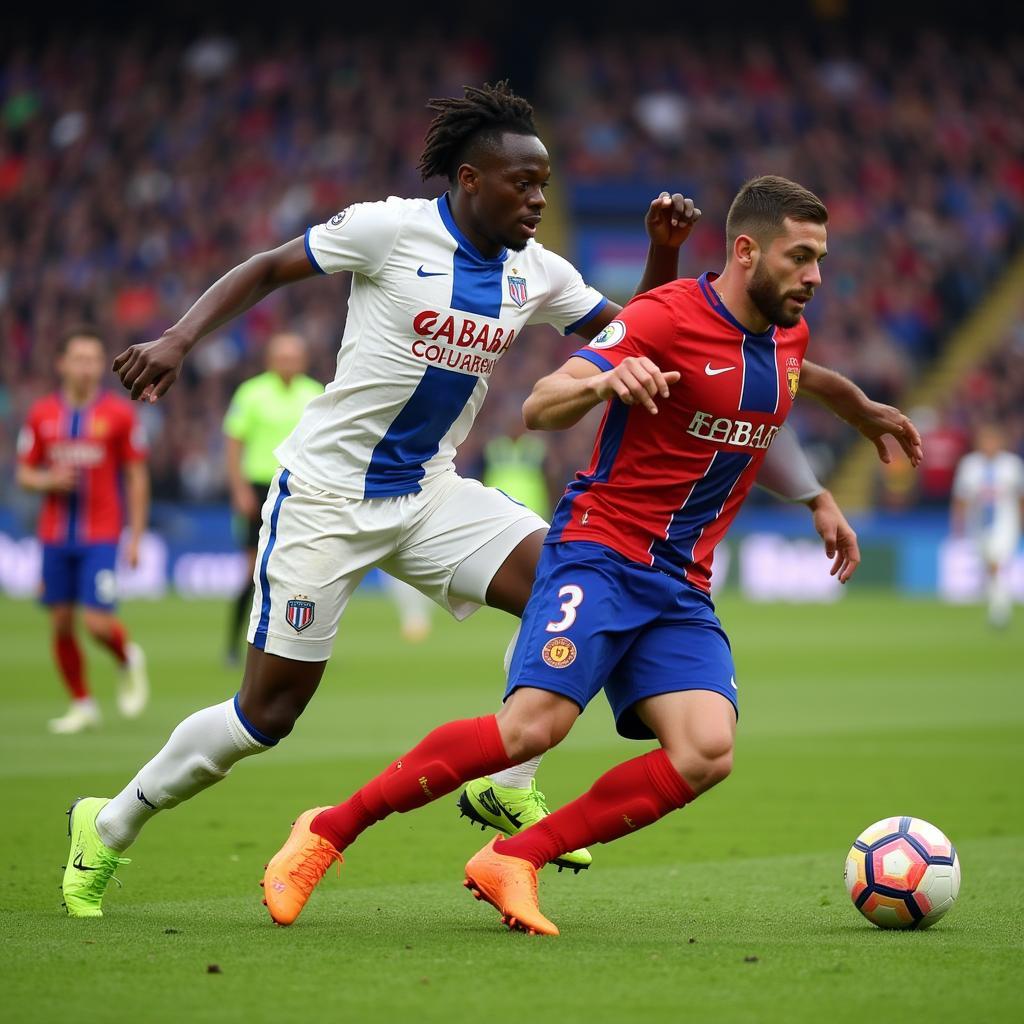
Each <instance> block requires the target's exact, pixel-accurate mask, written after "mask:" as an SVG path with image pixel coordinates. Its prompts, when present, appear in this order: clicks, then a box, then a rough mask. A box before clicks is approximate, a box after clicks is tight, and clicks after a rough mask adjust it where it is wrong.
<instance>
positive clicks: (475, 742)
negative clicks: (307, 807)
mask: <svg viewBox="0 0 1024 1024" xmlns="http://www.w3.org/2000/svg"><path fill="white" fill-rule="evenodd" d="M511 766H512V762H511V761H510V760H509V757H508V754H506V753H505V747H504V744H503V743H502V742H501V733H500V732H499V731H498V723H497V720H496V719H495V717H494V715H487V716H486V717H484V718H466V719H463V720H462V721H459V722H449V723H448V724H447V725H442V726H441V727H440V728H437V729H435V730H434V731H433V732H432V733H429V734H428V735H427V736H426V737H424V739H422V740H421V741H420V742H419V743H418V744H417V745H416V746H415V747H413V748H412V750H410V751H409V753H408V754H406V755H405V756H404V757H402V758H400V759H399V760H397V761H395V763H394V764H392V765H391V766H390V767H389V768H387V769H385V770H384V771H383V772H381V773H380V775H378V776H377V777H376V778H375V779H371V780H370V781H369V782H368V783H367V784H366V785H365V786H363V788H362V789H360V790H359V791H358V792H356V793H355V794H353V795H352V796H351V797H349V799H348V800H346V801H345V802H344V803H341V804H338V805H337V807H331V808H329V809H328V810H326V811H321V812H320V814H318V815H317V816H316V817H315V818H314V819H313V821H312V822H311V824H310V828H311V829H312V830H313V831H314V832H315V833H316V834H317V835H320V836H323V837H324V839H327V840H329V841H330V842H331V843H333V844H334V847H335V849H337V850H344V849H345V847H346V846H350V845H351V844H352V843H353V842H355V839H356V837H357V836H358V835H359V833H360V832H362V831H363V830H364V829H366V828H369V826H370V825H372V824H373V823H374V822H377V821H380V820H381V819H382V818H386V817H387V816H388V815H389V814H390V813H391V812H392V811H411V810H413V809H414V808H416V807H422V806H423V805H424V804H428V803H430V801H431V800H436V799H437V798H438V797H439V796H444V795H445V794H446V793H451V792H452V791H453V790H454V789H456V788H458V787H459V786H461V785H462V783H463V782H468V781H469V780H470V779H475V778H476V777H477V776H479V775H489V774H490V773H491V772H497V771H502V770H503V769H505V768H510V767H511Z"/></svg>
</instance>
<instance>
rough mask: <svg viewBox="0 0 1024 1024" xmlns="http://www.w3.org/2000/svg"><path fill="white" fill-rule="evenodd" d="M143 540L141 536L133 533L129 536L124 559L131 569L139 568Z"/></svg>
mask: <svg viewBox="0 0 1024 1024" xmlns="http://www.w3.org/2000/svg"><path fill="white" fill-rule="evenodd" d="M141 540H142V538H141V537H138V536H136V535H135V534H134V533H133V534H131V536H129V538H128V543H127V544H126V545H125V549H124V560H125V561H126V562H127V563H128V568H129V569H137V568H138V566H139V543H140V541H141Z"/></svg>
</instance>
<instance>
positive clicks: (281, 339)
mask: <svg viewBox="0 0 1024 1024" xmlns="http://www.w3.org/2000/svg"><path fill="white" fill-rule="evenodd" d="M308 363H309V353H308V351H307V347H306V342H305V340H304V339H303V338H302V337H301V336H299V335H298V334H295V333H292V332H283V333H280V334H275V335H273V336H272V337H271V338H270V341H269V342H268V343H267V363H266V366H267V368H266V371H265V372H264V373H261V374H258V375H257V376H255V377H251V378H250V379H249V380H247V381H245V382H244V383H243V384H241V385H239V387H238V390H237V391H235V393H234V396H233V397H232V399H231V405H230V406H228V411H227V414H226V415H225V417H224V437H225V443H226V447H225V455H226V459H227V473H228V486H229V488H230V491H231V507H232V508H233V509H234V511H235V514H236V515H237V517H238V523H239V527H240V532H241V531H243V530H244V534H243V536H244V542H245V554H246V559H247V561H246V571H245V578H246V582H245V585H244V586H243V587H242V589H241V591H239V593H238V596H237V597H236V598H235V600H234V602H233V603H232V607H231V618H230V624H229V627H228V642H227V649H226V661H227V662H228V664H230V665H236V664H238V661H239V653H238V649H239V644H240V640H241V634H242V625H243V623H247V622H248V620H249V611H250V609H251V608H252V595H253V591H254V589H255V584H254V583H253V570H254V569H255V567H256V548H257V547H258V545H259V541H260V524H261V523H262V521H263V519H262V515H261V513H260V510H261V509H262V508H263V503H264V502H265V501H266V500H267V491H268V490H269V488H270V482H271V480H273V479H274V474H275V473H276V472H277V456H276V455H274V449H275V448H276V447H277V446H278V445H279V444H280V443H281V442H282V441H283V440H284V439H285V438H286V437H287V436H288V435H289V434H290V433H291V432H292V430H293V429H294V428H295V424H296V423H298V422H299V418H300V417H301V416H302V412H303V410H304V409H305V408H306V405H307V404H308V403H309V400H310V399H311V398H315V397H316V396H317V395H319V394H320V393H321V392H322V391H323V390H324V387H323V385H322V384H321V383H320V382H319V381H317V380H314V379H313V378H312V377H309V376H307V374H306V368H307V366H308Z"/></svg>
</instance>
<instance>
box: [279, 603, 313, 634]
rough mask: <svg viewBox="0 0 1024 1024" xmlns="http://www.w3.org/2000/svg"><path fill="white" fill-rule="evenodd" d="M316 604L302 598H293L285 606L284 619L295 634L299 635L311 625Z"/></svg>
mask: <svg viewBox="0 0 1024 1024" xmlns="http://www.w3.org/2000/svg"><path fill="white" fill-rule="evenodd" d="M315 610H316V604H315V602H313V601H307V600H306V599H305V598H304V597H293V598H292V599H291V600H290V601H289V602H288V604H286V605H285V609H284V618H285V621H286V622H287V623H288V625H289V626H291V627H292V629H294V630H295V632H296V633H301V632H302V631H303V630H304V629H305V628H306V627H307V626H312V625H313V613H314V611H315Z"/></svg>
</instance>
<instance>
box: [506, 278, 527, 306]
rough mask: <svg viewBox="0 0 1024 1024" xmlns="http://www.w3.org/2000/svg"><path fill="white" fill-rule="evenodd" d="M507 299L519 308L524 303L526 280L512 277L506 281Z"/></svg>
mask: <svg viewBox="0 0 1024 1024" xmlns="http://www.w3.org/2000/svg"><path fill="white" fill-rule="evenodd" d="M508 297H509V298H510V299H511V300H512V301H513V302H514V303H515V304H516V305H517V306H519V307H522V306H523V305H524V304H525V302H526V278H525V277H512V276H511V275H509V279H508Z"/></svg>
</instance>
